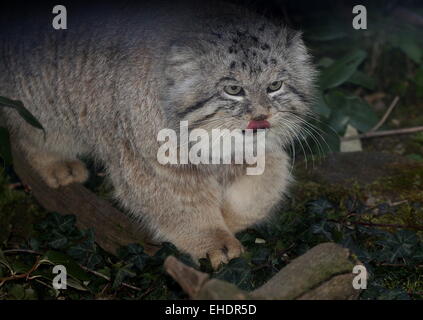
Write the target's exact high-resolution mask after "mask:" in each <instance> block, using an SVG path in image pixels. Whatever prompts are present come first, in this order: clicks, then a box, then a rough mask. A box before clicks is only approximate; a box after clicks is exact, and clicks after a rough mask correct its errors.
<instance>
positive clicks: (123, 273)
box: [112, 263, 136, 289]
mask: <svg viewBox="0 0 423 320" xmlns="http://www.w3.org/2000/svg"><path fill="white" fill-rule="evenodd" d="M132 266H133V264H132V263H129V264H126V265H124V266H123V267H121V268H119V269H118V270H117V272H116V276H115V279H114V280H113V284H112V287H113V288H114V289H117V288H118V287H119V286H120V285H121V284H122V282H123V281H124V280H125V279H126V278H133V277H135V276H136V273H135V272H134V271H132V270H131V268H132Z"/></svg>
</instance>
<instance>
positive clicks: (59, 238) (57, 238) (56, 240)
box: [48, 230, 68, 249]
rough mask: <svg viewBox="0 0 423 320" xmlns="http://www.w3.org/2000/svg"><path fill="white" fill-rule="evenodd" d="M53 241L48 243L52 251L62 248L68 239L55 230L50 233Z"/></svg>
mask: <svg viewBox="0 0 423 320" xmlns="http://www.w3.org/2000/svg"><path fill="white" fill-rule="evenodd" d="M51 235H52V237H53V240H51V241H49V242H48V245H49V246H50V247H51V248H53V249H61V248H64V247H65V246H66V245H67V244H68V239H67V238H66V237H65V236H64V235H63V234H61V233H59V232H57V231H56V230H53V231H52V234H51Z"/></svg>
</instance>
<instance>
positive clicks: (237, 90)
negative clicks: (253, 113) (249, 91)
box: [223, 86, 243, 96]
mask: <svg viewBox="0 0 423 320" xmlns="http://www.w3.org/2000/svg"><path fill="white" fill-rule="evenodd" d="M223 90H224V91H225V92H226V93H227V94H229V95H231V96H239V95H241V94H242V93H243V90H242V87H240V86H225V87H224V88H223Z"/></svg>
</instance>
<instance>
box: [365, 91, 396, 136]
mask: <svg viewBox="0 0 423 320" xmlns="http://www.w3.org/2000/svg"><path fill="white" fill-rule="evenodd" d="M398 101H399V97H398V96H396V97H395V99H394V100H393V101H392V102H391V105H390V106H389V108H388V110H386V112H385V114H384V115H383V117H382V119H380V120H379V122H378V123H377V124H376V125H375V126H374V127H373V128H372V129H370V131H369V132H374V131H377V130H378V129H379V128H380V127H381V126H382V125H383V124H384V123H385V121H386V119H388V117H389V115H390V114H391V112H392V110H394V108H395V106H396V105H397V103H398Z"/></svg>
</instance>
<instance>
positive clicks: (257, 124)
mask: <svg viewBox="0 0 423 320" xmlns="http://www.w3.org/2000/svg"><path fill="white" fill-rule="evenodd" d="M269 128H270V123H269V121H267V120H251V121H250V122H249V123H248V126H247V129H252V130H253V133H256V132H257V130H259V129H269ZM242 133H243V134H245V130H242Z"/></svg>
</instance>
